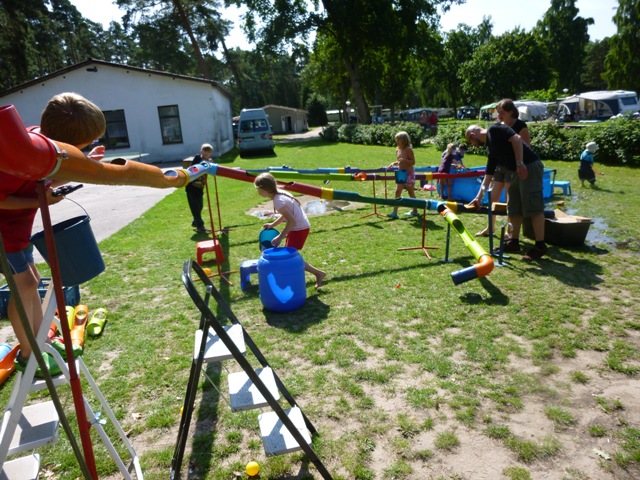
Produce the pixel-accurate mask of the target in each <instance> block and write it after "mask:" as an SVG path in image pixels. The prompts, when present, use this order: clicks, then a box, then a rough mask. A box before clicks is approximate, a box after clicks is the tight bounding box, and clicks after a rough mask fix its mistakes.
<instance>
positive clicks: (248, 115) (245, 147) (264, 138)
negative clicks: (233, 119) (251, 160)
mask: <svg viewBox="0 0 640 480" xmlns="http://www.w3.org/2000/svg"><path fill="white" fill-rule="evenodd" d="M273 146H274V143H273V131H272V130H271V125H270V124H269V116H268V115H267V114H266V113H265V111H264V109H262V108H248V109H244V110H242V111H241V112H240V121H239V122H238V149H239V150H240V156H241V157H244V156H245V155H246V153H247V152H249V151H251V152H259V151H267V152H269V153H273Z"/></svg>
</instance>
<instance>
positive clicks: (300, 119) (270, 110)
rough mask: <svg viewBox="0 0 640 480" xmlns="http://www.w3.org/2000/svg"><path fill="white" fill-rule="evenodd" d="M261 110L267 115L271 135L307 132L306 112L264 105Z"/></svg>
mask: <svg viewBox="0 0 640 480" xmlns="http://www.w3.org/2000/svg"><path fill="white" fill-rule="evenodd" d="M262 108H263V109H264V111H265V113H266V114H267V115H269V123H270V124H271V130H273V133H302V132H306V131H307V130H309V124H308V123H307V111H306V110H301V109H299V108H290V107H283V106H281V105H265V106H264V107H262Z"/></svg>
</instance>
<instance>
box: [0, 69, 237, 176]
mask: <svg viewBox="0 0 640 480" xmlns="http://www.w3.org/2000/svg"><path fill="white" fill-rule="evenodd" d="M79 65H81V66H79V67H78V68H70V69H66V70H65V71H63V73H61V74H52V75H50V76H48V77H43V79H41V80H38V81H36V82H30V83H28V84H25V85H24V88H20V89H18V88H16V89H13V90H11V91H9V93H7V94H5V95H2V96H0V105H14V106H15V107H16V110H17V111H18V114H19V115H20V117H21V118H22V120H23V122H24V124H25V126H32V125H38V124H39V122H40V115H41V113H42V109H43V108H44V107H45V105H46V103H47V102H48V101H49V99H50V98H51V97H52V96H54V95H55V94H58V93H62V92H76V93H78V94H80V95H82V96H84V97H86V98H87V99H89V100H91V101H92V102H93V103H95V104H96V105H98V107H100V109H101V110H103V111H110V110H124V114H125V119H126V125H127V132H128V136H129V143H130V146H129V147H128V148H126V149H109V150H107V152H106V154H107V155H120V154H125V153H127V152H139V153H145V154H148V155H146V156H145V157H143V158H142V161H144V162H146V163H166V162H173V161H177V160H182V159H183V158H185V157H188V156H192V155H195V154H197V153H198V152H199V151H200V146H201V144H202V143H210V144H211V145H213V147H214V155H215V156H216V157H217V156H219V155H221V154H223V153H226V152H228V151H229V150H231V149H232V148H233V147H234V140H233V132H232V126H231V118H232V112H231V99H230V98H229V96H228V94H226V93H225V92H224V91H223V90H222V89H221V88H219V87H217V86H216V85H215V83H214V82H210V81H203V80H200V79H191V78H189V77H183V76H172V75H170V74H164V73H161V72H154V71H149V70H142V69H137V68H128V67H126V66H122V65H114V64H108V63H106V62H95V63H93V62H92V63H85V62H83V63H82V64H79ZM169 105H177V106H178V109H179V115H180V126H181V129H182V140H183V142H182V143H180V144H172V145H163V143H162V132H161V129H160V119H159V115H158V107H160V106H169Z"/></svg>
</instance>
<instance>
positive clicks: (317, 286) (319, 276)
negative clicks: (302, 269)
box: [316, 272, 327, 288]
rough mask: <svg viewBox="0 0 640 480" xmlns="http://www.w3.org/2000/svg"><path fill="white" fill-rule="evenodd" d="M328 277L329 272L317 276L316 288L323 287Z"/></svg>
mask: <svg viewBox="0 0 640 480" xmlns="http://www.w3.org/2000/svg"><path fill="white" fill-rule="evenodd" d="M326 276H327V272H322V273H319V274H318V275H316V288H320V287H321V286H322V282H323V280H324V277H326Z"/></svg>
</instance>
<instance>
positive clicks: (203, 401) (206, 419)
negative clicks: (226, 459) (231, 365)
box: [186, 362, 222, 479]
mask: <svg viewBox="0 0 640 480" xmlns="http://www.w3.org/2000/svg"><path fill="white" fill-rule="evenodd" d="M203 374H204V375H205V376H206V377H207V379H208V381H206V382H204V383H203V387H202V396H201V398H200V404H199V405H198V407H197V408H195V407H194V411H195V417H196V418H195V430H194V434H193V439H192V451H191V455H189V470H188V474H187V477H186V478H193V479H198V478H203V476H205V475H206V473H207V472H209V471H211V469H212V468H213V466H214V465H213V463H214V462H213V452H214V448H215V439H216V435H212V434H211V432H215V431H216V430H217V428H218V427H217V425H218V421H219V415H218V409H219V406H220V399H221V397H220V379H221V375H222V364H221V362H213V363H209V364H207V365H206V367H205V368H204V370H203ZM197 401H198V400H197V399H196V402H197Z"/></svg>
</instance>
